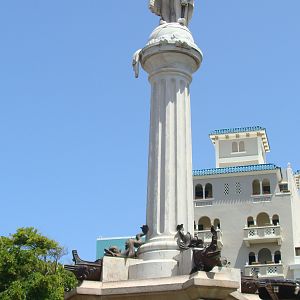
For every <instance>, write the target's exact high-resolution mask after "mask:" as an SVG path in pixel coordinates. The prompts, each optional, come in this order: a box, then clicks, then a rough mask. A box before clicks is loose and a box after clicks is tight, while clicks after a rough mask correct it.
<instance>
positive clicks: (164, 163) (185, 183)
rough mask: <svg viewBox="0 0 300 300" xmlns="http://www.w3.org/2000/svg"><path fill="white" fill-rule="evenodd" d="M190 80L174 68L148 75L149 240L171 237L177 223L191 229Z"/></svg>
mask: <svg viewBox="0 0 300 300" xmlns="http://www.w3.org/2000/svg"><path fill="white" fill-rule="evenodd" d="M190 81H191V78H190V77H189V76H187V75H186V74H181V73H180V72H174V71H172V72H168V71H164V70H162V71H161V72H159V73H157V74H155V75H154V76H151V77H150V82H151V86H152V95H151V118H150V143H149V162H148V195H147V224H149V226H150V232H149V238H150V239H151V238H155V237H158V236H164V237H163V238H165V236H170V235H171V236H174V235H175V233H176V226H177V225H178V224H184V226H185V227H186V229H187V230H188V231H190V232H192V231H193V224H192V220H193V212H192V209H193V208H192V194H193V191H192V154H191V151H192V150H191V118H190V95H189V84H190Z"/></svg>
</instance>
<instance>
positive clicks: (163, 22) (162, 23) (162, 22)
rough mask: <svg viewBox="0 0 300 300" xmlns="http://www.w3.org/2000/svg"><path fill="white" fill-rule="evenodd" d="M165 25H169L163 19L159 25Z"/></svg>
mask: <svg viewBox="0 0 300 300" xmlns="http://www.w3.org/2000/svg"><path fill="white" fill-rule="evenodd" d="M164 24H167V22H166V21H164V20H163V19H161V20H160V21H159V25H164Z"/></svg>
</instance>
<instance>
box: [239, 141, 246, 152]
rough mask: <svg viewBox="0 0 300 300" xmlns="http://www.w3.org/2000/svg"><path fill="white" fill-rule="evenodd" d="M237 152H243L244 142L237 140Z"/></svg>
mask: <svg viewBox="0 0 300 300" xmlns="http://www.w3.org/2000/svg"><path fill="white" fill-rule="evenodd" d="M239 152H245V142H244V141H241V142H239Z"/></svg>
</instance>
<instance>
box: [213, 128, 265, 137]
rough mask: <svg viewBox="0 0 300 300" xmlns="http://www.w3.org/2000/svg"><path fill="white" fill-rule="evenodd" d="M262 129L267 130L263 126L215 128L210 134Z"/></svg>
mask: <svg viewBox="0 0 300 300" xmlns="http://www.w3.org/2000/svg"><path fill="white" fill-rule="evenodd" d="M261 130H266V129H265V128H263V127H261V126H250V127H237V128H225V129H217V130H214V131H212V132H211V133H210V135H218V134H229V133H241V132H251V131H261Z"/></svg>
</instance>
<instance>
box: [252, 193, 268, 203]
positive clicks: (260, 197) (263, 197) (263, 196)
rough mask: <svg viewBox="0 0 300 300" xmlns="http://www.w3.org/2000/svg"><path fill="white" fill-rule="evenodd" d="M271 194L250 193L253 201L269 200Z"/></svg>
mask: <svg viewBox="0 0 300 300" xmlns="http://www.w3.org/2000/svg"><path fill="white" fill-rule="evenodd" d="M272 196H273V195H272V194H259V195H252V196H251V197H252V201H253V202H270V201H271V200H272Z"/></svg>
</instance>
